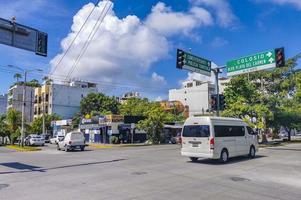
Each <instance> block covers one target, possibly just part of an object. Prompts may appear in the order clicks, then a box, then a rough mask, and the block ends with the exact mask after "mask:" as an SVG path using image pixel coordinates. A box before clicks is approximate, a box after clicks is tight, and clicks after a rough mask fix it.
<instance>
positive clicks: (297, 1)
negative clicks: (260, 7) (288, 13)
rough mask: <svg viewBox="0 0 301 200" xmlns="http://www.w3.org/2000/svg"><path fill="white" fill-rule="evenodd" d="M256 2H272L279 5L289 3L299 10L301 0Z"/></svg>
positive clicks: (300, 8) (264, 0) (262, 0)
mask: <svg viewBox="0 0 301 200" xmlns="http://www.w3.org/2000/svg"><path fill="white" fill-rule="evenodd" d="M256 2H273V3H276V4H279V5H284V4H290V5H292V6H296V7H297V8H298V9H299V10H301V0H260V1H259V0H256Z"/></svg>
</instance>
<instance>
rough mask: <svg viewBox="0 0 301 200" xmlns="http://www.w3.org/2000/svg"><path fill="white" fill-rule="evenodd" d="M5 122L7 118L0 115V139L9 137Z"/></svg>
mask: <svg viewBox="0 0 301 200" xmlns="http://www.w3.org/2000/svg"><path fill="white" fill-rule="evenodd" d="M5 120H6V116H5V115H0V137H5V136H8V135H9V132H8V127H7V124H6V121H5Z"/></svg>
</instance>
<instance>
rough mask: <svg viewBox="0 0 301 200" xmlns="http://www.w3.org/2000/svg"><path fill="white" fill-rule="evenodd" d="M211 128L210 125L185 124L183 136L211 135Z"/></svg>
mask: <svg viewBox="0 0 301 200" xmlns="http://www.w3.org/2000/svg"><path fill="white" fill-rule="evenodd" d="M209 136H210V129H209V126H208V125H191V126H184V130H183V137H209Z"/></svg>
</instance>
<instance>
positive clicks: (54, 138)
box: [49, 135, 65, 144]
mask: <svg viewBox="0 0 301 200" xmlns="http://www.w3.org/2000/svg"><path fill="white" fill-rule="evenodd" d="M64 137H65V136H64V135H56V136H55V137H53V138H51V139H50V140H49V143H50V144H57V143H58V141H59V139H60V138H64Z"/></svg>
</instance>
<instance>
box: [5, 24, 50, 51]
mask: <svg viewBox="0 0 301 200" xmlns="http://www.w3.org/2000/svg"><path fill="white" fill-rule="evenodd" d="M47 40H48V35H47V33H43V32H41V31H38V30H36V29H34V28H31V27H28V26H24V25H21V24H18V23H16V22H14V21H9V20H6V19H2V18H0V44H5V45H9V46H13V47H16V48H20V49H24V50H28V51H33V52H35V53H36V54H37V55H41V56H47Z"/></svg>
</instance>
